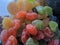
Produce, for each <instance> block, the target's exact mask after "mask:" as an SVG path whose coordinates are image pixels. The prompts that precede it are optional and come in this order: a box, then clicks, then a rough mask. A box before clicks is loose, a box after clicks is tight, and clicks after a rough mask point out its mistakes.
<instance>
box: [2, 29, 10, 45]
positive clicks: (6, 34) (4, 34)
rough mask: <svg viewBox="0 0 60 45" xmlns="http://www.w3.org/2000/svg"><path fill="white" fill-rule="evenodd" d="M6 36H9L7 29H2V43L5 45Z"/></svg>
mask: <svg viewBox="0 0 60 45" xmlns="http://www.w3.org/2000/svg"><path fill="white" fill-rule="evenodd" d="M8 37H9V33H8V31H7V30H3V31H2V32H1V40H2V45H5V43H6V41H7V39H8Z"/></svg>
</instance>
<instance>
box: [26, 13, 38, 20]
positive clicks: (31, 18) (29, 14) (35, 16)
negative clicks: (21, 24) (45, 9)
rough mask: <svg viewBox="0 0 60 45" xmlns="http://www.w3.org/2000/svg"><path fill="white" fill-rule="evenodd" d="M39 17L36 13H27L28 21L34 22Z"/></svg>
mask: <svg viewBox="0 0 60 45" xmlns="http://www.w3.org/2000/svg"><path fill="white" fill-rule="evenodd" d="M37 16H38V15H37V14H36V13H27V15H26V19H28V20H34V19H36V18H37Z"/></svg>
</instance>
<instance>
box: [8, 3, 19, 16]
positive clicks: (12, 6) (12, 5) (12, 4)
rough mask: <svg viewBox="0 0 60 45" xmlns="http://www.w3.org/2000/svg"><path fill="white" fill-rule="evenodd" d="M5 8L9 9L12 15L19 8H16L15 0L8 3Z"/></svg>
mask: <svg viewBox="0 0 60 45" xmlns="http://www.w3.org/2000/svg"><path fill="white" fill-rule="evenodd" d="M7 9H8V11H9V13H10V14H12V15H16V13H17V12H19V10H20V9H19V8H17V6H16V3H15V2H11V3H9V4H8V7H7Z"/></svg>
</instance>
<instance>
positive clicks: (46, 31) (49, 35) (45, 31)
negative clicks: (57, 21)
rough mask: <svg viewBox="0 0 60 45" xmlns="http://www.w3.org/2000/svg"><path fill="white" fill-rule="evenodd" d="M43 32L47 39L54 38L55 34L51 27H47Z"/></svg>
mask: <svg viewBox="0 0 60 45" xmlns="http://www.w3.org/2000/svg"><path fill="white" fill-rule="evenodd" d="M43 32H44V35H45V37H49V38H51V37H53V36H54V33H53V32H52V31H51V30H50V29H49V27H46V28H45V29H44V30H43Z"/></svg>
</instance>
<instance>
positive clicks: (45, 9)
mask: <svg viewBox="0 0 60 45" xmlns="http://www.w3.org/2000/svg"><path fill="white" fill-rule="evenodd" d="M44 11H45V13H46V14H48V16H50V15H53V12H52V8H51V7H49V6H45V7H44Z"/></svg>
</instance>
